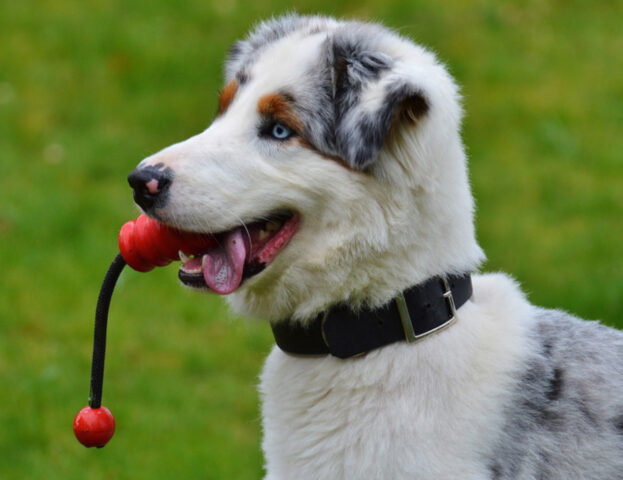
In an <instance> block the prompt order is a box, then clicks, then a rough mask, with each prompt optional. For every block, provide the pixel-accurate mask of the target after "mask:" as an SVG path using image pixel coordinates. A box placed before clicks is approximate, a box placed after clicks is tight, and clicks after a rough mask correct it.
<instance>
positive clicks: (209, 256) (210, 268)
mask: <svg viewBox="0 0 623 480" xmlns="http://www.w3.org/2000/svg"><path fill="white" fill-rule="evenodd" d="M246 258H247V247H246V245H245V242H244V237H243V233H242V227H240V228H236V229H235V230H232V231H231V232H229V233H228V234H227V235H226V236H225V237H224V238H223V240H222V243H221V245H219V246H217V247H214V248H213V249H212V250H210V251H209V252H208V253H206V254H205V255H203V260H202V262H203V263H202V270H203V278H204V279H205V281H206V283H207V285H208V287H210V288H211V289H212V290H213V291H215V292H216V293H220V294H221V295H227V294H229V293H231V292H233V291H234V290H236V289H237V288H238V286H239V285H240V282H242V271H243V269H244V261H245V260H246Z"/></svg>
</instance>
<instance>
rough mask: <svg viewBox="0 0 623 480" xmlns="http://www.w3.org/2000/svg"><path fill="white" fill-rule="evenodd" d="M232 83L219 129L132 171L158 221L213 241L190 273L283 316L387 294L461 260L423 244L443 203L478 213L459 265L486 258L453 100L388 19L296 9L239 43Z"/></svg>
mask: <svg viewBox="0 0 623 480" xmlns="http://www.w3.org/2000/svg"><path fill="white" fill-rule="evenodd" d="M226 76H227V78H226V84H225V87H224V89H223V91H222V93H221V96H220V99H219V112H218V115H217V117H216V119H215V120H214V122H213V123H212V125H211V126H210V127H209V128H208V129H207V130H205V131H204V132H202V133H200V134H199V135H196V136H194V137H192V138H189V139H188V140H186V141H184V142H181V143H178V144H175V145H172V146H170V147H168V148H166V149H164V150H162V151H161V152H159V153H157V154H155V155H153V156H151V157H149V158H147V159H145V160H144V161H143V162H141V164H140V165H139V167H138V168H137V170H136V171H135V172H134V173H133V174H132V175H134V177H135V178H134V183H133V186H134V188H135V198H136V199H137V202H138V203H139V204H140V205H141V206H142V208H143V209H144V210H145V211H146V212H147V213H148V214H151V215H153V216H155V217H157V218H158V219H160V220H161V221H163V222H164V223H167V224H169V225H172V226H175V227H177V228H179V229H182V230H189V231H196V232H202V233H211V234H213V235H215V236H216V238H217V240H218V244H219V246H218V247H216V248H214V249H213V250H211V251H209V252H206V253H205V254H204V255H198V256H196V257H195V258H183V260H184V262H183V265H182V267H181V270H180V279H181V280H182V282H184V283H186V284H188V285H190V286H194V287H198V288H204V289H205V288H208V287H209V288H210V289H211V290H213V291H216V292H217V293H221V294H231V295H229V299H230V303H231V304H232V305H233V306H234V307H236V309H237V310H238V311H240V312H241V313H246V314H251V315H258V316H264V317H268V318H270V319H274V320H279V319H281V318H283V317H285V316H290V315H295V316H296V317H299V318H306V317H309V316H311V315H313V314H315V313H317V311H318V310H320V309H322V308H325V307H326V306H328V305H330V304H331V303H334V302H336V301H342V300H346V299H350V300H353V299H355V301H368V302H372V303H373V302H375V301H377V300H378V301H381V300H382V298H381V297H384V296H387V294H388V292H389V291H390V290H391V291H393V290H395V289H400V288H404V287H405V286H407V285H402V284H405V283H410V282H413V281H414V280H417V278H414V275H415V273H414V268H415V269H416V270H417V271H418V272H419V273H418V275H420V276H422V277H425V276H426V275H428V274H431V273H433V274H434V273H439V272H432V270H435V269H437V268H441V269H447V268H448V264H450V266H451V267H452V268H456V269H458V268H460V267H461V268H462V267H463V265H452V261H454V260H453V259H451V261H450V262H448V261H446V260H444V259H440V258H430V257H431V251H432V250H434V249H431V247H430V246H427V245H426V243H427V242H429V240H427V239H428V237H429V236H432V235H438V234H443V235H446V236H448V235H449V231H448V228H449V227H448V225H449V224H450V222H452V221H453V220H456V219H454V218H453V217H454V216H455V215H454V210H455V208H454V206H455V205H454V206H453V205H447V204H443V202H441V203H440V201H439V199H441V200H444V201H446V200H450V201H451V202H452V203H453V204H457V202H458V204H460V208H461V210H465V211H466V212H464V213H466V215H467V216H468V217H469V219H468V222H467V227H466V226H465V225H464V224H465V223H466V222H459V223H460V225H458V227H457V228H458V229H459V230H462V231H463V233H467V234H468V237H467V239H466V240H467V241H466V243H467V244H468V245H469V247H468V248H464V249H463V250H464V252H463V255H462V257H463V258H461V261H460V262H458V263H461V262H463V263H468V264H470V265H469V266H472V265H471V263H474V261H477V259H478V258H479V257H480V251H479V249H478V248H477V245H475V241H474V240H473V231H471V198H470V196H469V189H468V187H467V181H466V178H465V167H464V165H463V153H462V146H461V143H460V138H459V135H458V127H459V121H460V108H459V107H458V103H457V93H456V89H455V88H454V84H453V83H452V81H451V79H450V78H449V76H448V75H447V74H446V72H445V70H444V69H443V67H441V66H440V65H439V64H438V63H437V62H436V61H435V59H434V57H433V56H432V55H431V54H429V53H428V52H426V51H424V50H423V49H421V48H419V47H416V46H415V45H413V44H411V43H409V42H407V41H405V40H403V39H401V38H399V37H397V36H396V35H394V34H392V33H390V32H387V31H386V30H383V29H381V28H379V27H375V26H371V25H363V24H354V23H338V22H335V21H333V20H330V19H324V18H318V17H314V18H306V17H286V18H284V19H281V20H278V21H274V22H271V23H268V24H263V25H261V26H260V27H259V28H258V29H257V30H256V31H255V33H253V34H252V35H251V36H250V37H249V38H248V39H247V40H246V41H243V42H239V43H237V44H235V45H234V46H233V47H232V50H231V53H230V57H229V59H228V63H227V75H226ZM444 155H445V156H447V157H448V158H447V159H446V158H442V157H443V156H444ZM452 157H454V158H452ZM132 175H131V176H132ZM137 178H138V180H137ZM450 181H451V182H454V183H456V186H447V185H446V186H444V188H447V191H444V190H443V189H442V188H441V186H442V185H443V184H444V183H445V182H450ZM431 195H433V196H434V198H437V200H436V201H433V200H431ZM448 196H451V197H452V198H451V199H449V198H447V197H448ZM433 210H435V212H433ZM439 218H441V220H440V219H439ZM466 228H467V232H466V231H465V229H466ZM449 236H450V237H454V234H452V235H449ZM453 241H454V240H452V239H451V241H450V243H452V242H453ZM437 242H438V243H440V244H443V245H444V246H447V242H446V241H445V240H439V239H438V240H437ZM470 242H473V244H474V245H475V249H474V247H473V245H471V244H470ZM414 255H415V256H416V257H417V258H418V259H417V260H416V263H418V264H417V265H415V266H408V265H407V264H410V265H413V262H414ZM427 257H429V258H427ZM432 257H435V254H434V253H433V254H432ZM466 257H470V258H466ZM401 258H402V259H404V261H401V260H400V259H401ZM388 263H389V264H392V263H393V266H392V265H389V266H390V268H391V269H392V270H394V272H393V274H392V277H391V278H392V280H388V278H389V277H388V274H387V273H385V274H380V273H378V272H379V271H387V268H388ZM418 275H415V276H418ZM386 278H387V279H386ZM312 297H313V299H312Z"/></svg>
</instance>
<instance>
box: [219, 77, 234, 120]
mask: <svg viewBox="0 0 623 480" xmlns="http://www.w3.org/2000/svg"><path fill="white" fill-rule="evenodd" d="M237 91H238V82H237V81H236V80H232V81H231V82H229V83H228V84H227V85H225V88H223V91H222V92H221V95H220V96H219V99H218V114H219V115H223V113H225V111H226V110H227V109H228V108H229V106H230V105H231V102H233V101H234V97H235V96H236V92H237Z"/></svg>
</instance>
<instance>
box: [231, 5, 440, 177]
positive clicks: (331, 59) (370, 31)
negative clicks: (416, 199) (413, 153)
mask: <svg viewBox="0 0 623 480" xmlns="http://www.w3.org/2000/svg"><path fill="white" fill-rule="evenodd" d="M320 32H325V33H326V40H325V42H324V45H323V48H322V49H321V52H319V58H318V61H317V62H316V64H315V65H313V66H311V67H310V70H309V71H308V72H305V77H304V80H303V84H301V85H292V86H288V88H291V89H293V91H292V97H293V98H294V99H295V100H296V102H295V104H294V110H295V111H296V114H297V116H298V117H299V118H300V119H301V120H302V122H303V124H304V126H305V132H304V136H305V140H307V142H308V143H309V144H310V145H312V146H313V147H314V148H316V149H317V150H318V151H319V152H321V153H323V154H325V155H328V156H331V157H339V158H341V159H342V160H343V161H344V162H345V163H346V164H348V165H349V166H350V167H352V168H356V169H360V170H365V169H366V168H368V167H369V166H370V165H371V164H372V163H373V162H374V161H375V159H376V157H377V156H378V153H379V151H380V150H381V148H382V147H383V143H384V141H385V139H386V137H387V135H388V133H389V131H390V129H391V127H392V125H393V124H394V122H395V120H396V118H397V117H398V114H399V113H400V111H401V109H402V107H403V106H407V108H408V109H409V110H410V114H411V118H412V119H415V118H419V117H421V116H422V115H424V114H425V113H426V111H427V110H428V108H429V104H428V102H427V101H426V99H425V95H424V93H423V92H422V91H420V90H419V89H418V88H417V87H415V86H414V85H412V81H413V79H404V80H403V81H400V80H398V81H396V82H394V83H393V84H392V85H391V86H390V87H388V88H387V89H386V92H385V95H386V98H385V101H383V102H381V105H380V107H379V109H378V111H373V112H371V111H367V110H365V109H364V107H363V106H362V105H361V98H362V94H363V92H364V91H365V89H366V88H371V87H373V86H374V85H375V83H376V82H378V81H379V80H380V79H381V78H382V77H383V75H384V74H386V73H387V72H389V71H390V70H391V69H392V67H393V65H394V59H393V58H392V57H391V56H390V55H389V54H388V53H386V52H383V51H382V50H381V49H380V47H379V44H380V42H379V39H381V38H385V37H387V36H388V35H390V36H393V35H395V34H393V33H392V32H390V31H388V30H387V29H385V28H383V27H380V26H378V25H372V24H366V23H359V22H343V23H339V24H338V23H336V22H335V21H334V20H333V19H328V18H324V17H298V16H294V15H290V16H286V17H282V18H280V19H278V20H273V21H270V22H265V23H262V24H261V25H260V26H259V27H258V28H257V29H256V30H255V31H254V32H252V33H251V34H250V35H249V37H248V38H247V39H246V40H245V41H242V42H237V43H235V44H234V45H233V46H232V48H231V49H230V56H229V59H228V61H227V79H228V80H230V79H231V78H232V77H234V76H235V77H236V78H237V80H238V82H239V84H240V85H243V84H244V83H245V81H246V80H248V78H249V76H250V74H249V71H250V69H251V68H252V65H253V64H254V62H256V61H257V59H258V58H259V56H261V53H262V51H263V50H264V49H265V48H266V46H267V45H270V44H271V43H273V42H275V41H278V40H280V39H283V38H285V37H287V36H289V35H293V34H294V33H296V34H298V35H303V36H304V35H314V34H317V33H320Z"/></svg>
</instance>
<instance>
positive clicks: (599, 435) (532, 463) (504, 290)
mask: <svg viewBox="0 0 623 480" xmlns="http://www.w3.org/2000/svg"><path fill="white" fill-rule="evenodd" d="M561 332H564V335H561ZM613 336H614V338H613ZM612 340H614V342H613V341H612ZM613 365H614V366H615V367H614V368H615V370H617V372H618V373H619V374H621V373H622V371H623V335H622V334H620V333H619V332H613V331H612V330H610V329H607V328H606V327H603V326H600V325H598V324H596V323H594V322H592V323H588V322H583V321H580V320H578V319H575V318H573V317H571V316H569V315H567V314H565V313H563V312H559V311H553V310H543V309H539V308H536V307H534V306H532V305H531V304H530V303H528V302H527V301H526V299H525V297H524V296H523V294H522V293H521V291H520V290H519V288H518V287H517V285H515V284H514V282H513V281H512V280H510V279H509V278H508V277H506V276H504V275H502V274H493V275H482V276H476V277H474V297H473V299H472V301H470V302H468V303H467V304H466V305H465V306H464V307H463V308H461V310H460V316H459V321H458V322H457V323H456V324H455V325H454V326H452V327H451V328H449V329H448V330H446V331H443V332H441V333H440V334H438V335H435V336H432V337H430V338H428V339H426V340H425V341H423V342H421V343H419V344H415V345H407V344H396V345H393V346H389V347H386V348H383V349H380V350H377V351H374V352H371V353H369V354H368V355H366V356H364V357H361V358H356V359H352V360H347V361H343V360H339V359H336V358H333V357H323V358H301V357H293V356H289V355H286V354H284V353H283V352H281V351H280V350H278V349H277V348H275V349H274V350H273V352H272V353H271V355H270V356H269V358H268V360H267V362H266V366H265V369H264V372H263V375H262V382H261V393H262V396H263V400H264V406H263V417H264V444H263V447H264V450H265V454H266V459H267V469H268V471H269V472H270V473H269V475H268V477H267V478H268V479H270V480H281V479H291V478H296V479H301V480H304V479H320V478H327V479H328V478H330V479H336V480H337V479H349V480H355V479H366V480H373V479H389V478H391V479H394V480H398V479H422V480H424V479H431V480H432V479H474V480H510V479H513V480H533V479H572V478H578V479H580V478H581V479H621V478H623V415H621V413H623V400H622V398H623V386H622V385H621V383H620V381H619V379H618V375H612V372H613V370H612V369H613ZM617 365H618V367H617Z"/></svg>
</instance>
